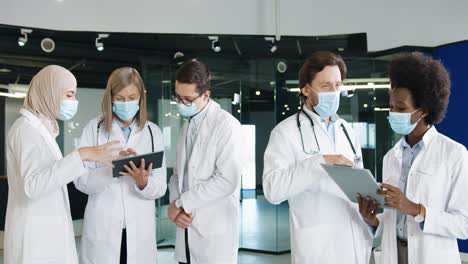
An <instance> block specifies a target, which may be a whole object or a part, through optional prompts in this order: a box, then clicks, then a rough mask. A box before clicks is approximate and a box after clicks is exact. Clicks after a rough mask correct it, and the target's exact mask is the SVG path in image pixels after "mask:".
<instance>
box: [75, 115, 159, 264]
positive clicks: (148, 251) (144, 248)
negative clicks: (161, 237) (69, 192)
mask: <svg viewBox="0 0 468 264" xmlns="http://www.w3.org/2000/svg"><path fill="white" fill-rule="evenodd" d="M100 119H101V118H95V119H93V120H91V121H90V122H89V123H88V124H87V126H86V127H85V128H84V130H83V134H82V137H81V142H80V146H82V147H84V146H96V145H102V144H105V143H107V142H109V141H113V140H118V141H120V142H121V143H122V145H123V147H124V148H133V149H135V150H136V151H137V153H138V154H145V153H149V152H151V150H152V148H151V136H150V132H149V130H148V125H149V126H150V127H151V131H152V133H153V139H154V150H155V151H161V150H163V149H164V144H163V137H162V133H161V130H160V129H159V127H158V126H156V125H155V124H154V123H152V122H149V121H148V122H147V123H146V124H145V126H144V128H143V129H140V128H138V126H134V127H133V130H132V132H131V134H130V137H129V139H128V142H127V143H125V138H124V135H123V133H122V131H121V129H120V127H119V125H118V124H117V123H116V122H114V123H113V126H112V131H111V133H110V135H109V134H108V133H107V132H106V130H105V129H104V124H101V126H100V129H99V139H97V126H98V122H99V120H100ZM85 166H86V167H89V168H96V169H95V170H92V171H91V172H90V173H89V174H86V175H84V176H82V177H80V178H78V179H77V180H75V181H74V182H75V186H76V188H77V189H78V190H80V191H82V192H84V193H86V194H88V195H89V196H88V203H87V204H86V210H85V215H84V221H83V234H82V240H81V252H80V263H82V264H88V263H89V264H91V263H92V264H115V263H119V259H120V245H121V237H122V228H123V226H124V225H125V228H126V232H127V263H128V264H146V263H151V264H154V263H156V262H157V257H156V253H157V248H156V212H155V199H158V198H160V197H162V196H163V195H164V193H165V192H166V189H167V184H166V165H165V160H164V161H163V166H162V168H159V169H155V170H153V173H152V175H151V176H150V177H149V179H148V185H147V186H146V187H145V189H143V190H140V189H139V188H138V187H137V186H136V184H135V181H134V180H133V179H132V178H131V177H128V176H125V177H118V178H113V177H112V169H111V168H108V167H104V166H103V165H101V164H96V163H94V162H86V163H85Z"/></svg>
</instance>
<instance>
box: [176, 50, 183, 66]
mask: <svg viewBox="0 0 468 264" xmlns="http://www.w3.org/2000/svg"><path fill="white" fill-rule="evenodd" d="M174 62H175V63H176V64H177V65H182V64H183V63H184V53H182V52H180V51H178V52H176V53H174Z"/></svg>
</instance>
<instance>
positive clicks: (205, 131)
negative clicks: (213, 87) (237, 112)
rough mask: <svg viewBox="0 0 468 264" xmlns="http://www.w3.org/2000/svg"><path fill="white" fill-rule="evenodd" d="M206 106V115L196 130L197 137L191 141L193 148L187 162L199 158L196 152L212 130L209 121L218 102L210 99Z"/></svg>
mask: <svg viewBox="0 0 468 264" xmlns="http://www.w3.org/2000/svg"><path fill="white" fill-rule="evenodd" d="M207 107H208V109H207V112H206V116H205V118H204V119H203V120H202V123H201V124H200V130H199V131H198V135H197V138H196V139H195V142H194V143H193V149H192V154H191V155H190V160H189V164H197V163H198V161H199V160H200V155H198V152H199V150H200V147H202V146H204V144H203V142H204V141H205V140H206V139H207V138H208V137H209V136H210V133H211V132H212V131H211V127H212V126H211V122H212V121H213V118H214V115H215V112H216V110H217V109H218V108H219V104H217V103H216V102H215V101H213V100H211V102H210V103H209V105H208V106H207Z"/></svg>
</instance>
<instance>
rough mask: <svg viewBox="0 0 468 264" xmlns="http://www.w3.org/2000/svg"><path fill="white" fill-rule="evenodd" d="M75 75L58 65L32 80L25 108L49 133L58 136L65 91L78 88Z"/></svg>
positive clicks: (44, 69) (50, 66) (49, 67)
mask: <svg viewBox="0 0 468 264" xmlns="http://www.w3.org/2000/svg"><path fill="white" fill-rule="evenodd" d="M76 86H77V82H76V78H75V76H73V74H72V73H71V72H70V71H69V70H67V69H65V68H63V67H61V66H57V65H49V66H47V67H45V68H43V69H42V70H40V71H39V72H38V73H37V74H36V75H35V76H34V77H33V79H32V80H31V83H30V84H29V90H28V94H27V96H26V98H25V99H24V105H23V107H24V108H25V109H26V110H28V111H30V112H31V113H33V114H35V115H36V116H37V117H38V118H39V119H40V120H41V122H42V124H43V125H44V126H45V127H46V128H47V130H49V132H50V133H51V134H52V135H53V136H54V137H56V136H57V135H58V131H59V130H58V124H57V118H58V117H59V115H60V102H61V101H62V97H63V94H64V91H65V89H67V88H69V87H76Z"/></svg>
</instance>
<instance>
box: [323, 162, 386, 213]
mask: <svg viewBox="0 0 468 264" xmlns="http://www.w3.org/2000/svg"><path fill="white" fill-rule="evenodd" d="M321 165H322V167H323V169H324V170H325V171H326V172H327V173H328V175H329V176H330V178H332V179H333V181H334V182H335V183H336V184H337V185H338V187H340V189H341V190H342V191H343V192H344V193H345V194H346V196H348V198H349V200H351V201H352V202H354V203H358V199H357V197H356V193H360V194H361V197H363V198H365V197H367V196H369V197H371V198H372V199H373V200H376V201H377V203H379V204H380V207H381V208H383V207H384V204H385V200H384V196H382V195H378V194H377V193H376V192H377V191H378V190H382V188H381V187H380V186H379V185H378V183H377V182H376V181H375V178H374V176H373V175H372V173H371V172H370V171H369V170H367V169H359V168H353V167H348V166H340V165H330V164H321Z"/></svg>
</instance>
